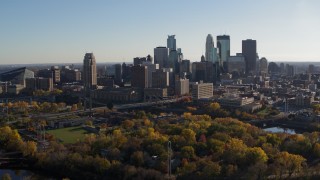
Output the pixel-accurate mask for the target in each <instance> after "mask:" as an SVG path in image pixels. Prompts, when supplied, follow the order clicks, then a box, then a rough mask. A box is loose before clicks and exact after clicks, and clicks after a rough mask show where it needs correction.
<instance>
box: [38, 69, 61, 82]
mask: <svg viewBox="0 0 320 180" xmlns="http://www.w3.org/2000/svg"><path fill="white" fill-rule="evenodd" d="M37 76H38V77H44V78H53V82H54V83H59V82H60V79H61V77H60V69H59V67H58V66H52V67H51V69H41V70H39V71H38V73H37Z"/></svg>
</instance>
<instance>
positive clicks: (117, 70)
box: [114, 64, 122, 85]
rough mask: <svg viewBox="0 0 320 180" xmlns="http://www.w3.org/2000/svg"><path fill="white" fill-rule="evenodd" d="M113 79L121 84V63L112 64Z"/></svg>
mask: <svg viewBox="0 0 320 180" xmlns="http://www.w3.org/2000/svg"><path fill="white" fill-rule="evenodd" d="M114 70H115V73H114V81H115V83H116V84H118V85H119V84H121V83H122V66H121V64H115V65H114Z"/></svg>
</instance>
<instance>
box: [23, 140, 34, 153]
mask: <svg viewBox="0 0 320 180" xmlns="http://www.w3.org/2000/svg"><path fill="white" fill-rule="evenodd" d="M36 152H37V143H36V142H34V141H27V142H25V143H24V145H23V148H22V153H23V155H24V156H34V155H35V153H36Z"/></svg>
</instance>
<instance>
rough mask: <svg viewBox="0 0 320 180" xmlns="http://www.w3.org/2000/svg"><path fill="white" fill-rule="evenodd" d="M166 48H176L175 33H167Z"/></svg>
mask: <svg viewBox="0 0 320 180" xmlns="http://www.w3.org/2000/svg"><path fill="white" fill-rule="evenodd" d="M167 48H168V49H169V52H170V51H171V50H176V49H177V44H176V39H175V35H168V39H167Z"/></svg>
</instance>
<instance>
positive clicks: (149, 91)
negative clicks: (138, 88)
mask: <svg viewBox="0 0 320 180" xmlns="http://www.w3.org/2000/svg"><path fill="white" fill-rule="evenodd" d="M166 97H168V92H167V88H145V89H144V98H143V99H144V101H158V100H163V99H164V98H166Z"/></svg>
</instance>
